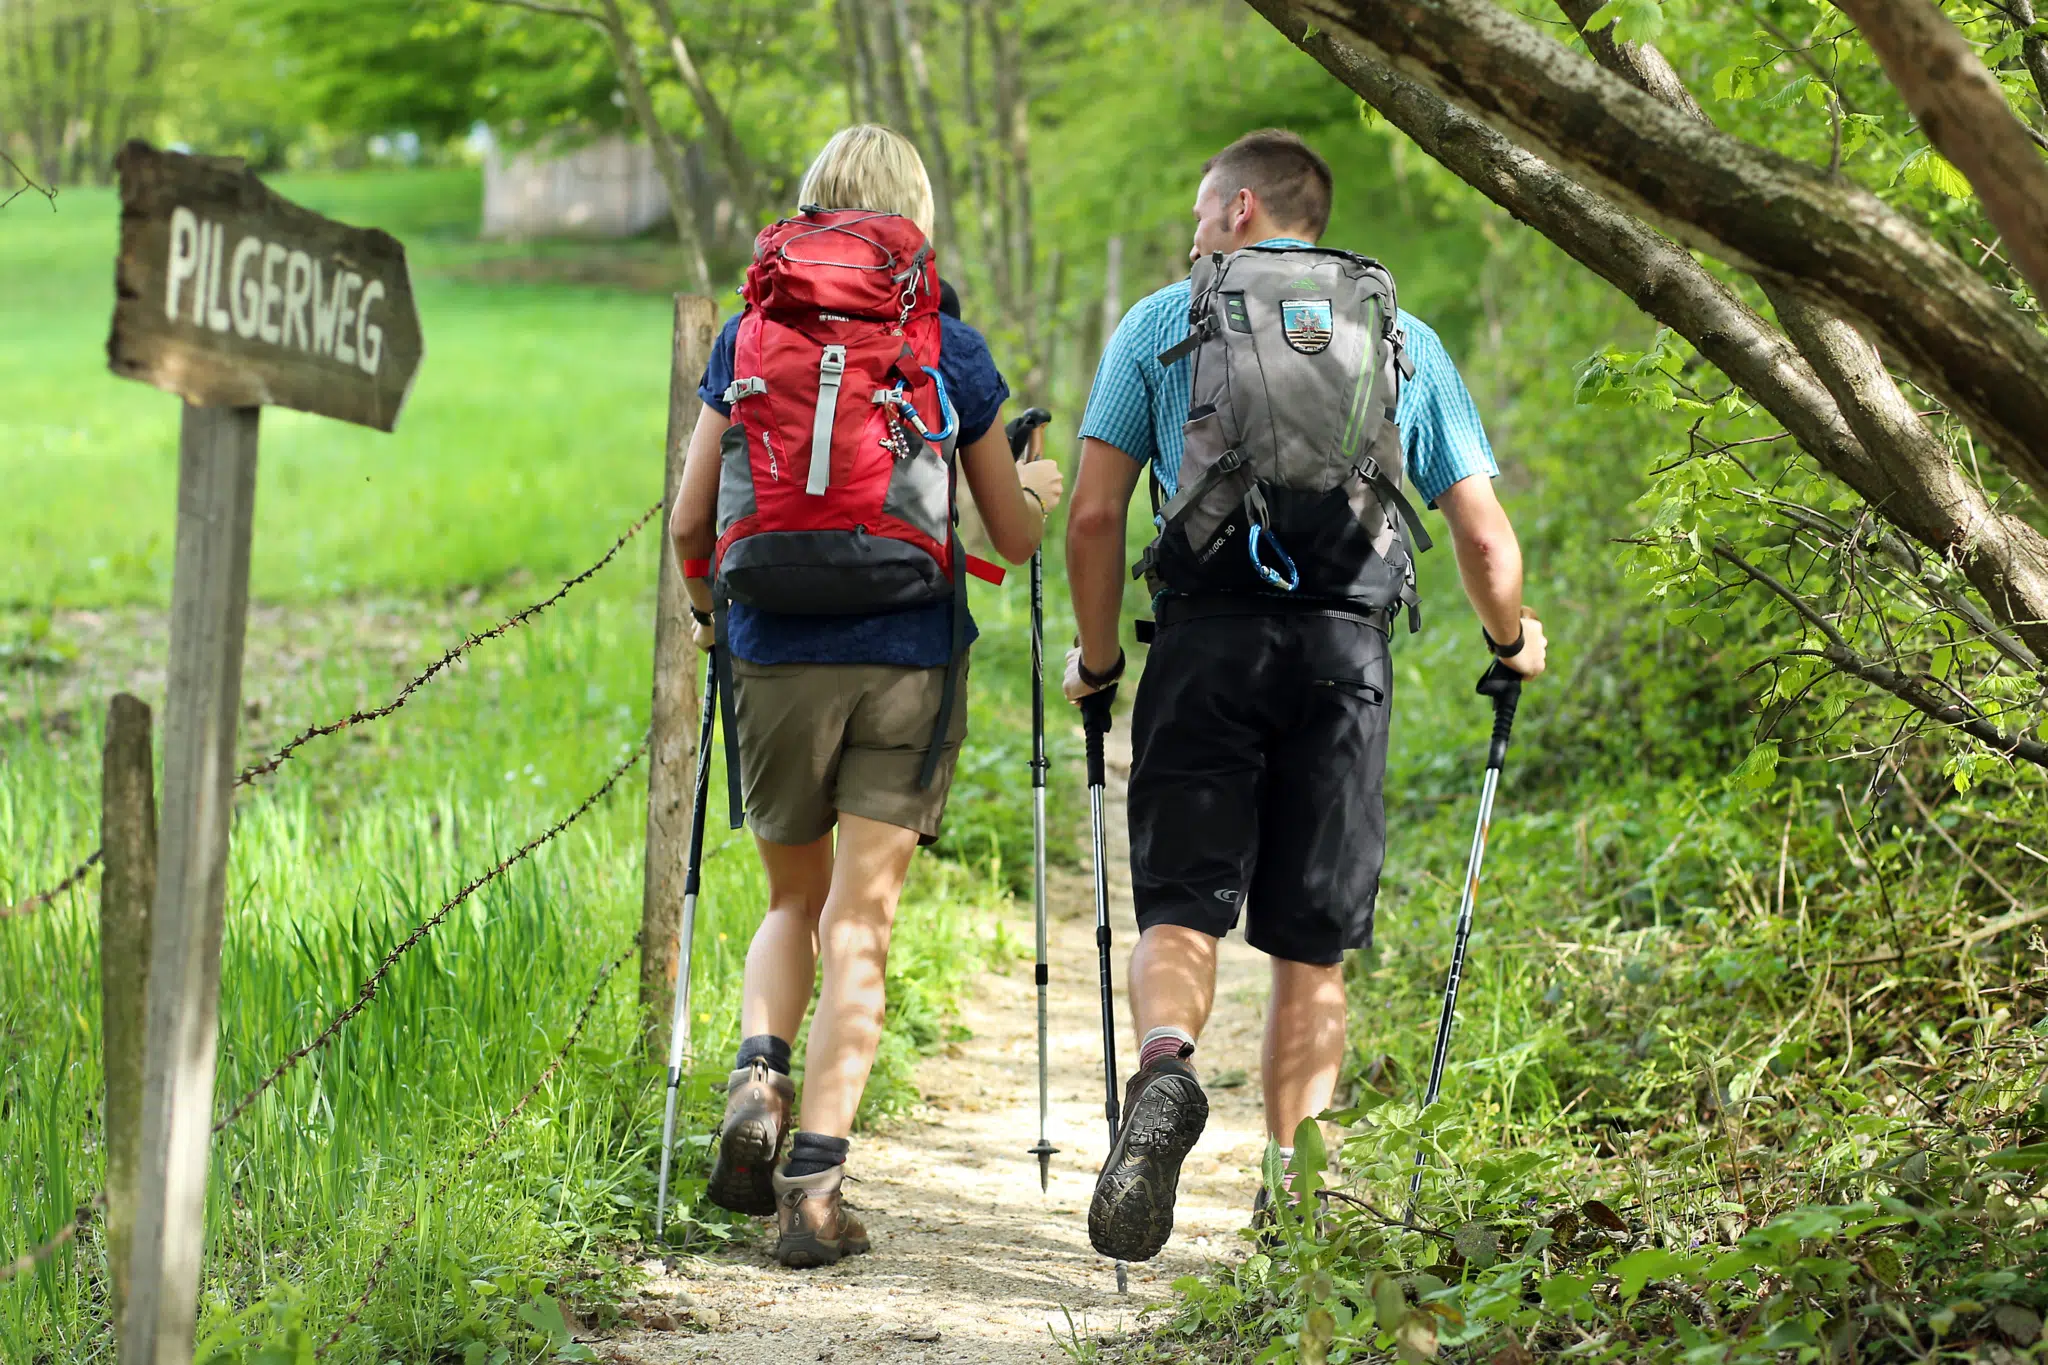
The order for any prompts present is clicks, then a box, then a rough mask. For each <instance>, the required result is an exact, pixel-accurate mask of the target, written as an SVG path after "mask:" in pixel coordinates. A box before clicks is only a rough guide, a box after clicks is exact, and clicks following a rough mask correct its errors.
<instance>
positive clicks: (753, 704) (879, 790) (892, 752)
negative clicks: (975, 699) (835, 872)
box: [732, 658, 967, 844]
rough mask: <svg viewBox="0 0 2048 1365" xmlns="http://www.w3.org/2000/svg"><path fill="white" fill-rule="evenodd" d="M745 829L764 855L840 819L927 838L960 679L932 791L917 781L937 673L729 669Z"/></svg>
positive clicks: (948, 773) (949, 766)
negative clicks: (760, 842)
mask: <svg viewBox="0 0 2048 1365" xmlns="http://www.w3.org/2000/svg"><path fill="white" fill-rule="evenodd" d="M732 677H733V705H734V709H735V712H736V716H737V725H736V726H735V729H736V730H737V731H738V734H739V745H740V783H741V787H742V790H743V791H744V793H745V796H746V801H747V825H748V827H749V828H750V829H752V830H753V831H754V833H756V834H758V835H759V836H761V837H762V838H763V839H766V840H768V841H769V842H770V843H776V844H808V843H811V842H813V841H815V840H818V839H822V838H823V837H825V835H827V834H829V833H831V832H832V827H833V826H834V825H835V824H836V823H838V818H839V815H840V814H841V813H844V814H847V815H860V816H865V817H866V818H868V819H870V820H879V821H881V822H882V823H883V824H888V825H899V826H901V827H902V828H904V829H914V830H916V831H917V832H918V835H919V836H920V842H922V843H930V842H931V841H932V840H934V839H936V838H937V837H938V834H939V821H940V820H941V819H942V818H943V817H944V816H945V813H946V793H947V791H948V790H949V789H950V788H951V787H952V785H953V765H954V762H955V761H956V760H957V759H958V758H959V755H960V741H961V740H962V739H963V738H964V737H965V736H966V734H967V670H966V669H965V668H962V670H961V675H960V695H959V697H958V698H956V699H955V701H954V703H953V718H952V721H951V723H950V724H948V725H947V727H946V731H947V733H946V744H945V748H944V749H943V751H942V752H941V754H940V757H939V767H938V771H937V772H936V773H934V774H933V775H932V784H931V786H929V787H924V788H920V787H919V786H918V785H917V779H918V776H919V774H920V773H922V772H923V770H924V759H925V754H926V753H927V752H929V751H930V749H931V743H932V727H933V726H934V725H936V724H938V720H939V703H940V701H941V699H942V698H943V697H944V695H945V691H946V670H945V669H943V668H899V667H895V666H892V665H885V664H752V663H748V662H747V661H746V660H745V659H741V658H734V659H733V660H732Z"/></svg>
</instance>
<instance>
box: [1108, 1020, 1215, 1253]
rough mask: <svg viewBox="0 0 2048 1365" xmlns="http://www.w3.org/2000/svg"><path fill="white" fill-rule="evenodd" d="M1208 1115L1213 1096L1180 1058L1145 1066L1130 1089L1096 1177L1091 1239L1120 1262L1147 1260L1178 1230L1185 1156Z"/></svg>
mask: <svg viewBox="0 0 2048 1365" xmlns="http://www.w3.org/2000/svg"><path fill="white" fill-rule="evenodd" d="M1208 1122H1209V1097H1208V1096H1206V1095H1204V1094H1203V1093H1202V1087H1201V1085H1200V1083H1199V1082H1197V1081H1196V1080H1195V1069H1194V1068H1193V1067H1191V1066H1189V1065H1188V1064H1187V1063H1186V1062H1184V1061H1181V1060H1180V1059H1179V1058H1177V1057H1168V1058H1166V1059H1164V1060H1162V1061H1157V1062H1154V1063H1153V1064H1152V1065H1150V1066H1148V1067H1145V1068H1144V1069H1142V1070H1141V1071H1139V1072H1138V1074H1137V1075H1135V1076H1133V1077H1131V1083H1130V1085H1129V1087H1127V1088H1126V1089H1125V1091H1124V1112H1123V1124H1122V1126H1121V1127H1119V1128H1118V1129H1117V1134H1116V1141H1115V1142H1114V1143H1112V1144H1111V1145H1110V1149H1109V1158H1108V1160H1106V1161H1104V1162H1103V1163H1102V1173H1101V1174H1100V1175H1098V1176H1097V1177H1096V1178H1095V1198H1094V1199H1093V1200H1092V1201H1090V1203H1089V1205H1088V1240H1089V1241H1090V1242H1091V1243H1093V1244H1094V1246H1095V1249H1096V1250H1097V1251H1099V1252H1101V1253H1102V1254H1103V1255H1105V1256H1109V1257H1113V1258H1114V1259H1116V1260H1119V1261H1149V1260H1151V1259H1152V1258H1153V1257H1154V1256H1157V1255H1158V1254H1159V1248H1161V1247H1163V1246H1165V1245H1166V1239H1167V1238H1169V1237H1171V1236H1172V1235H1173V1200H1174V1194H1175V1192H1176V1191H1177V1189H1178V1187H1179V1185H1180V1163H1181V1162H1182V1161H1184V1160H1185V1159H1186V1158H1187V1154H1188V1151H1189V1149H1190V1148H1192V1147H1193V1146H1194V1145H1195V1140H1196V1139H1197V1138H1199V1137H1201V1136H1202V1129H1203V1128H1204V1127H1205V1126H1206V1125H1207V1124H1208Z"/></svg>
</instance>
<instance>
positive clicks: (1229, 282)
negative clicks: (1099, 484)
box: [1132, 247, 1430, 630]
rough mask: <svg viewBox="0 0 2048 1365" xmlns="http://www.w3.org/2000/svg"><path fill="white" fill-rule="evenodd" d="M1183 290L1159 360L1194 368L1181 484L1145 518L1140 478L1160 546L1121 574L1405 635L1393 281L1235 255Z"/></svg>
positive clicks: (1409, 576) (1312, 256)
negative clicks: (1184, 334) (1185, 303)
mask: <svg viewBox="0 0 2048 1365" xmlns="http://www.w3.org/2000/svg"><path fill="white" fill-rule="evenodd" d="M1191 282H1192V286H1193V293H1192V297H1191V301H1190V305H1189V309H1188V323H1189V329H1190V330H1189V333H1188V338H1187V340H1185V341H1183V342H1181V343H1180V344H1179V345H1177V346H1175V347H1173V348H1172V349H1170V350H1168V351H1166V352H1165V353H1164V354H1162V355H1161V356H1160V357H1159V363H1160V364H1162V365H1171V364H1173V363H1174V362H1175V361H1177V360H1179V359H1180V358H1181V357H1183V356H1185V355H1189V354H1192V355H1193V356H1194V389H1193V393H1192V395H1191V401H1190V403H1189V406H1188V417H1187V425H1186V426H1185V428H1184V431H1185V433H1186V443H1187V444H1186V453H1185V454H1184V455H1183V456H1182V459H1181V465H1180V487H1179V490H1178V491H1177V492H1176V493H1175V494H1174V496H1173V497H1172V499H1170V500H1169V501H1167V502H1166V503H1165V505H1164V506H1163V507H1160V506H1158V505H1157V503H1158V499H1159V492H1160V490H1159V488H1158V485H1157V482H1156V480H1155V482H1154V503H1155V507H1154V510H1155V512H1156V513H1157V520H1158V523H1159V536H1158V538H1157V539H1156V540H1154V541H1153V542H1152V545H1151V547H1150V548H1149V549H1147V550H1146V552H1145V556H1144V558H1143V559H1141V560H1140V561H1139V563H1138V565H1137V567H1136V568H1135V569H1134V570H1133V571H1132V576H1133V577H1143V578H1144V579H1145V580H1146V582H1147V584H1148V585H1149V586H1150V587H1151V588H1152V589H1153V591H1154V593H1155V595H1156V594H1158V593H1160V592H1162V591H1163V592H1165V593H1166V594H1168V595H1169V596H1172V597H1187V598H1213V597H1217V596H1220V595H1233V597H1234V601H1233V605H1237V606H1240V607H1247V606H1249V607H1255V606H1256V602H1255V600H1254V601H1251V602H1247V601H1246V600H1245V599H1244V598H1243V597H1242V595H1243V594H1264V595H1266V596H1268V597H1272V598H1276V599H1286V600H1287V601H1288V602H1290V603H1298V604H1301V605H1303V606H1310V605H1315V606H1322V607H1330V606H1337V607H1350V608H1353V609H1356V610H1359V611H1361V612H1363V613H1366V614H1371V615H1381V616H1384V615H1385V614H1387V613H1390V612H1391V610H1392V608H1393V607H1394V605H1395V604H1396V603H1400V604H1402V605H1404V606H1406V607H1407V608H1408V624H1409V628H1410V629H1411V630H1413V629H1416V628H1417V627H1419V625H1420V624H1421V617H1420V613H1419V611H1418V609H1417V603H1416V595H1415V565H1414V562H1413V559H1412V558H1411V546H1412V549H1413V551H1417V552H1419V551H1422V550H1427V549H1428V548H1429V545H1430V541H1429V536H1428V534H1427V533H1425V532H1424V531H1423V529H1422V523H1421V519H1420V518H1419V517H1418V516H1417V515H1416V512H1415V507H1414V504H1413V503H1411V502H1410V501H1409V500H1408V499H1407V497H1406V496H1404V495H1403V494H1402V492H1401V487H1400V485H1401V476H1402V472H1403V458H1402V450H1401V433H1400V430H1399V428H1397V427H1396V426H1395V424H1394V405H1395V400H1396V398H1397V397H1398V395H1399V391H1400V390H1399V386H1400V384H1401V382H1402V381H1403V380H1405V379H1408V378H1410V377H1412V376H1413V375H1414V373H1415V368H1414V366H1413V365H1412V364H1411V363H1410V362H1409V360H1408V357H1407V355H1406V353H1405V351H1404V349H1403V335H1402V331H1401V328H1400V326H1399V323H1398V321H1397V314H1396V311H1395V302H1394V278H1393V276H1392V275H1390V274H1389V273H1388V272H1387V270H1386V268H1385V267H1384V266H1382V265H1381V264H1380V263H1379V262H1378V261H1374V260H1370V259H1368V258H1366V257H1364V256H1355V255H1352V254H1351V253H1350V252H1347V251H1333V250H1324V249H1321V248H1314V247H1248V248H1245V249H1244V250H1242V251H1234V252H1231V253H1230V254H1229V255H1223V254H1221V253H1218V254H1216V255H1212V256H1210V257H1207V258H1206V259H1204V260H1201V261H1198V262H1196V263H1195V267H1194V272H1193V275H1192V280H1191ZM1397 518H1398V520H1397ZM1404 524H1405V534H1404ZM1272 605H1273V606H1274V607H1275V609H1284V608H1283V606H1282V603H1281V602H1280V601H1277V600H1276V601H1275V602H1274V603H1273V604H1272Z"/></svg>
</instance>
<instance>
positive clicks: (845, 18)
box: [832, 0, 868, 123]
mask: <svg viewBox="0 0 2048 1365" xmlns="http://www.w3.org/2000/svg"><path fill="white" fill-rule="evenodd" d="M847 3H848V0H832V27H833V29H834V30H835V31H836V32H837V33H838V35H839V79H840V80H841V81H843V82H844V83H845V85H846V121H847V122H848V123H866V122H867V121H868V113H867V110H868V104H867V101H866V99H865V98H864V97H863V92H864V91H865V89H866V87H867V85H868V64H867V44H866V43H864V42H862V41H861V40H860V21H859V20H857V19H855V18H854V17H853V14H852V12H851V11H850V10H848V9H847Z"/></svg>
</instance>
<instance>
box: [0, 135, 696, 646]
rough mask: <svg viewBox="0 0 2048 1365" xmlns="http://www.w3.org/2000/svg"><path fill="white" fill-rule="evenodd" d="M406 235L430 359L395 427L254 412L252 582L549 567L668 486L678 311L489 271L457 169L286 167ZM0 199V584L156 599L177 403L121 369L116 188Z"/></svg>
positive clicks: (278, 588) (418, 584)
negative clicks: (113, 347) (113, 362)
mask: <svg viewBox="0 0 2048 1365" xmlns="http://www.w3.org/2000/svg"><path fill="white" fill-rule="evenodd" d="M274 183H275V185H276V187H277V188H278V190H279V191H280V192H281V193H283V194H285V195H286V196H287V197H290V198H293V199H296V200H298V201H300V202H302V203H305V204H307V205H308V206H310V207H313V208H317V209H321V210H323V211H327V212H331V213H334V214H335V215H337V216H340V217H342V218H344V219H347V220H351V221H360V222H364V223H368V224H373V225H376V226H382V227H387V228H390V229H391V230H392V231H393V232H395V233H397V234H398V235H399V236H400V237H401V239H402V240H404V241H406V243H407V245H408V248H409V257H410V262H411V268H412V273H413V278H414V283H415V289H416V292H417V296H418V303H419V310H420V317H421V326H422V328H423V331H424V333H425V336H426V346H427V355H426V359H425V360H424V362H423V363H422V365H421V367H420V372H419V377H418V380H417V383H416V384H415V387H414V390H413V393H412V397H411V399H410V401H409V402H408V404H407V407H406V411H405V413H404V414H403V416H402V417H401V420H400V423H399V427H398V430H397V431H396V432H395V433H393V434H390V435H386V434H383V433H380V432H375V431H369V430H366V429H362V428H357V427H352V426H348V425H346V424H343V423H340V422H333V421H328V420H326V419H323V418H317V417H310V416H306V415H304V414H301V413H295V412H290V411H287V410H284V409H278V408H273V409H270V410H269V411H267V412H265V413H264V416H263V433H262V453H261V457H260V464H259V475H258V487H257V507H258V515H259V519H260V520H259V530H258V534H257V536H256V542H255V547H254V563H253V567H252V571H251V581H252V591H253V592H254V594H255V595H256V596H257V597H258V598H260V599H262V600H266V601H314V600H319V599H322V598H327V597H331V596H334V595H337V594H361V593H374V592H386V593H407V594H413V593H421V592H443V591H446V590H448V589H449V588H451V587H461V586H465V585H471V584H475V585H490V584H494V583H497V582H500V581H501V580H503V579H504V578H505V577H507V576H508V575H510V574H513V573H515V572H517V571H519V570H521V569H524V570H527V571H529V572H531V573H533V574H536V575H539V576H542V577H550V576H555V577H559V576H562V575H566V574H567V573H570V572H573V571H574V570H575V569H576V568H579V567H581V565H580V564H579V563H577V562H576V559H577V557H578V556H581V555H582V554H583V547H584V546H585V545H586V544H592V543H596V542H597V541H598V538H599V537H600V536H602V537H604V538H606V539H608V538H609V536H610V535H612V534H616V532H617V531H618V530H619V529H621V528H623V527H624V525H625V524H626V523H627V522H629V521H630V520H631V519H632V517H633V516H634V515H635V514H636V513H637V512H638V511H639V510H640V509H642V508H645V507H647V506H648V505H649V504H651V503H653V502H654V501H655V500H656V499H658V498H659V497H660V496H661V483H662V469H663V459H662V433H663V428H664V425H665V422H666V414H667V410H668V409H667V401H668V400H667V392H668V353H669V335H670V330H671V329H670V316H671V310H670V308H669V305H668V301H667V299H666V298H664V297H662V296H660V295H657V294H636V293H628V292H624V291H620V290H607V289H593V288H570V287H560V286H550V285H545V284H541V285H528V284H518V285H509V284H491V283H480V282H476V281H475V280H473V279H470V278H468V277H466V276H465V275H463V274H461V273H459V272H460V271H462V270H463V269H464V268H465V267H468V266H471V265H473V264H474V263H475V262H477V261H478V260H482V259H490V258H495V257H500V256H504V255H507V254H512V253H514V252H515V250H516V249H515V248H510V247H504V246H484V245H476V244H473V243H471V242H469V241H468V240H466V238H467V234H468V233H469V231H470V230H471V228H472V226H473V224H474V221H475V220H474V211H475V205H476V204H477V203H478V201H479V196H480V189H479V186H478V184H477V181H476V177H475V176H474V175H473V174H471V173H467V172H430V173H422V174H420V175H417V176H408V175H385V176H366V177H360V178H354V179H350V178H341V177H315V176H308V177H292V176H282V177H278V178H277V180H276V181H275V182H274ZM57 205H58V206H57V211H56V212H55V213H49V212H45V211H42V210H41V209H40V208H38V209H37V211H35V212H31V213H21V212H18V211H17V210H19V209H20V208H21V207H22V205H21V204H17V205H15V206H14V208H13V209H10V210H9V211H8V212H7V213H6V214H5V215H4V216H0V273H4V275H5V278H6V279H7V281H8V293H9V299H8V316H9V319H10V323H11V325H10V326H9V327H8V328H7V330H6V335H5V337H4V338H0V394H5V395H6V401H5V403H4V404H0V452H4V453H0V482H4V484H5V486H6V488H7V489H8V493H9V496H8V497H7V499H6V500H5V506H4V507H0V537H4V538H5V540H6V542H7V543H8V544H9V545H10V546H11V547H12V550H13V552H12V553H10V554H8V555H7V556H6V557H5V558H4V560H0V602H8V603H13V604H16V605H20V606H47V605H50V604H53V603H55V604H67V603H70V604H75V603H86V604H93V605H100V604H106V603H112V602H129V601H162V600H164V599H165V598H166V597H167V596H168V593H169V584H170V571H171V549H172V517H173V512H174V494H175V485H176V481H177V431H178V401H177V400H176V399H175V398H174V397H172V396H171V395H168V394H165V393H161V392H158V391H157V390H155V389H152V388H148V387H146V386H143V385H139V384H134V383H127V382H123V381H121V380H117V379H115V378H114V377H113V376H112V375H111V374H110V373H109V372H108V370H107V368H106V357H105V349H104V347H105V341H106V329H107V325H108V320H109V318H110V317H111V315H112V307H113V285H112V281H113V259H114V249H115V239H116V232H117V228H118V212H119V209H118V204H117V202H116V199H115V197H114V195H113V193H112V192H111V191H107V190H94V189H77V190H69V191H66V192H65V193H64V194H62V195H61V196H60V197H59V199H58V201H57ZM589 557H591V558H594V557H595V556H594V554H593V555H591V556H589Z"/></svg>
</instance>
